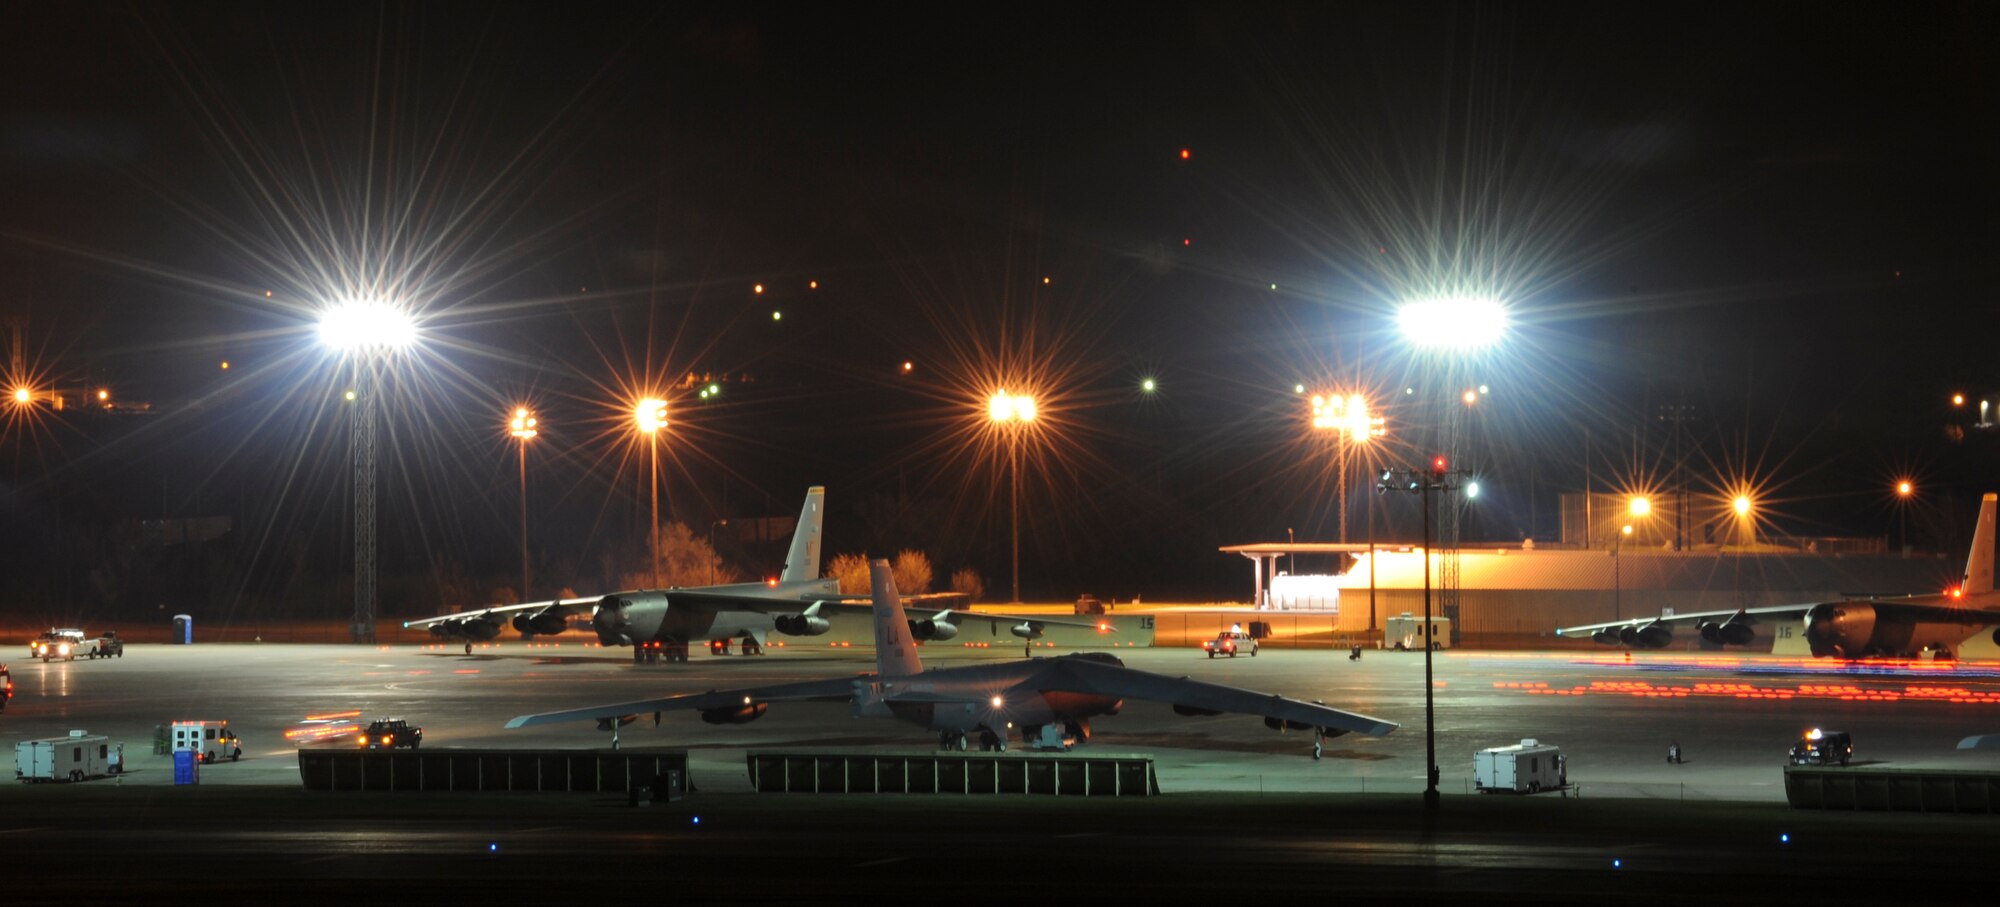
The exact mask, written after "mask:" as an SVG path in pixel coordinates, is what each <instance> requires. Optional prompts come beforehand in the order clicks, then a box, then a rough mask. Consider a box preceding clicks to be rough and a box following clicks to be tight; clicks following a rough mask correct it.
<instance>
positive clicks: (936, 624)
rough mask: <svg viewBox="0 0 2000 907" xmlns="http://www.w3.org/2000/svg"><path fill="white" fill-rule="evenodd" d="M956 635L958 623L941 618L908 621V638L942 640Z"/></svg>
mask: <svg viewBox="0 0 2000 907" xmlns="http://www.w3.org/2000/svg"><path fill="white" fill-rule="evenodd" d="M957 635H958V625H957V624H954V623H951V622H950V621H943V620H913V621H910V638H911V639H916V640H943V639H950V638H952V637H954V636H957Z"/></svg>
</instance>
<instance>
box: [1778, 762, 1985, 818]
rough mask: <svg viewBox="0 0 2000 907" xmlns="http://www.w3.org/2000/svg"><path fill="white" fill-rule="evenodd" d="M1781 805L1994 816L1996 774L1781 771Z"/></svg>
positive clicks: (1791, 768)
mask: <svg viewBox="0 0 2000 907" xmlns="http://www.w3.org/2000/svg"><path fill="white" fill-rule="evenodd" d="M1785 800H1786V801H1788V802H1790V803H1791V804H1792V806H1793V807H1794V808H1797V809H1852V810H1862V811H1870V812H1926V813H1992V812H2000V772H1980V771H1950V770H1944V769H1939V770H1924V769H1889V768H1867V767H1842V768H1833V767H1831V766H1827V767H1821V766H1787V767H1786V769H1785Z"/></svg>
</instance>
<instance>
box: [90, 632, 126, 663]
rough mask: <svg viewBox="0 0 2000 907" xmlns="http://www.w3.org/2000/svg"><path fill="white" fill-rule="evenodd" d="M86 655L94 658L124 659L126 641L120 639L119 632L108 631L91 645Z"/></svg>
mask: <svg viewBox="0 0 2000 907" xmlns="http://www.w3.org/2000/svg"><path fill="white" fill-rule="evenodd" d="M85 654H87V655H89V656H90V657H92V658H112V657H117V658H124V657H125V640H122V639H119V638H118V631H117V630H106V631H104V635H103V636H99V637H97V638H96V639H94V640H92V641H91V642H90V643H89V645H88V646H87V647H86V651H85Z"/></svg>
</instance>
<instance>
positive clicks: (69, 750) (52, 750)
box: [14, 731, 122, 784]
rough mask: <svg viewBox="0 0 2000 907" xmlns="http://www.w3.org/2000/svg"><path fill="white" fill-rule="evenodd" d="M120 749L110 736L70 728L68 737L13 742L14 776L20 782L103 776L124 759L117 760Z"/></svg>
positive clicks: (72, 779) (74, 779) (76, 779)
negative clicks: (118, 749)
mask: <svg viewBox="0 0 2000 907" xmlns="http://www.w3.org/2000/svg"><path fill="white" fill-rule="evenodd" d="M116 750H117V748H116V747H114V746H113V745H112V744H111V739H110V738H108V737H100V736H94V735H92V734H90V733H89V732H86V731H70V732H69V736H67V737H50V738H48V739H45V740H23V741H21V742H20V743H17V744H15V745H14V779H15V780H17V781H33V782H35V783H37V784H39V783H41V782H43V781H82V780H84V779H86V778H101V777H103V776H104V775H107V774H110V773H111V772H112V771H114V768H113V766H114V765H115V764H116V763H118V762H120V761H122V760H118V759H115V758H114V757H115V756H117V755H118V753H117V752H116Z"/></svg>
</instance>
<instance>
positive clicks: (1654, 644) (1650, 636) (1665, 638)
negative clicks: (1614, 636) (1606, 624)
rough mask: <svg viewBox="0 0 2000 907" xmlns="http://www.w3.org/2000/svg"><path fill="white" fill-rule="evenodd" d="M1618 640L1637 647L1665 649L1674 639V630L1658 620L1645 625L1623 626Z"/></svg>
mask: <svg viewBox="0 0 2000 907" xmlns="http://www.w3.org/2000/svg"><path fill="white" fill-rule="evenodd" d="M1618 641H1619V642H1622V643H1624V644H1626V645H1628V646H1631V647H1632V648H1635V649H1664V648H1666V647H1667V644H1669V643H1671V642H1673V641H1674V631H1673V629H1672V628H1670V627H1668V626H1667V625H1666V624H1663V623H1659V622H1657V621H1656V622H1654V623H1650V624H1647V625H1645V626H1643V627H1622V628H1620V629H1619V630H1618Z"/></svg>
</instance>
